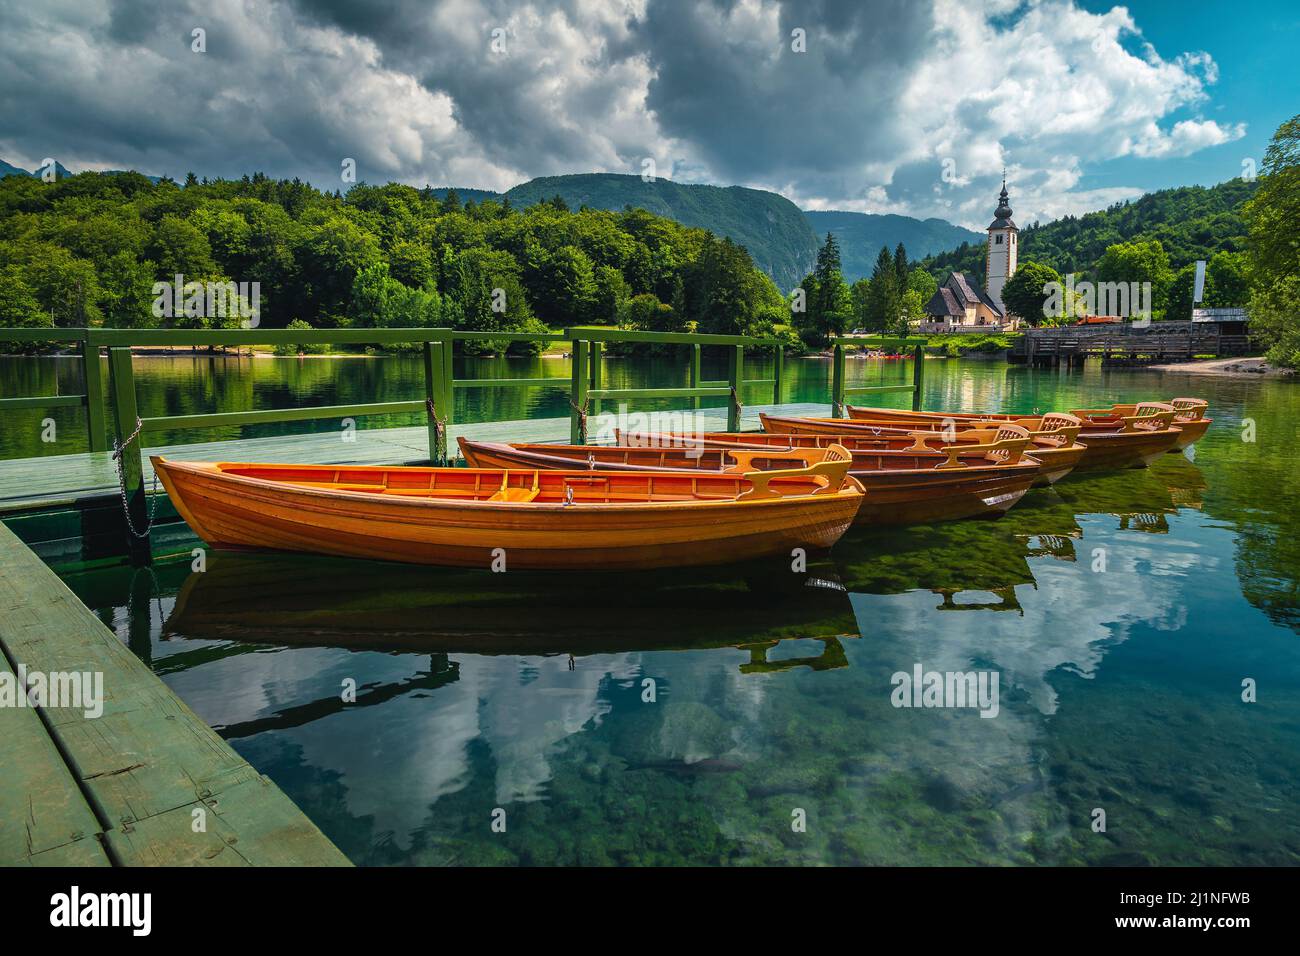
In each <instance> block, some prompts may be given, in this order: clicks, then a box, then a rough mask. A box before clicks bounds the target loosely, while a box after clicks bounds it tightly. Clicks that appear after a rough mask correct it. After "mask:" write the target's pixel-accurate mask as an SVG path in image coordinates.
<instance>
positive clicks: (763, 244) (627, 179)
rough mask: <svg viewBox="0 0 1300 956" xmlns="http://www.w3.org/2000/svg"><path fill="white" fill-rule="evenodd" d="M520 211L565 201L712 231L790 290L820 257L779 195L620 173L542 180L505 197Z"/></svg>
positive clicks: (796, 213) (804, 225) (796, 212)
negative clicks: (546, 202) (633, 211)
mask: <svg viewBox="0 0 1300 956" xmlns="http://www.w3.org/2000/svg"><path fill="white" fill-rule="evenodd" d="M505 195H506V197H507V198H509V200H510V202H511V203H513V204H514V205H516V206H531V205H533V204H534V203H537V202H541V201H542V200H543V199H550V198H551V197H552V196H556V195H558V196H561V197H563V198H564V201H565V202H566V203H568V205H569V208H571V209H578V208H579V207H581V206H590V207H591V208H593V209H611V210H621V209H623V208H625V207H627V206H631V207H633V208H640V209H645V210H646V211H648V212H652V213H654V214H655V215H658V216H664V217H666V218H668V219H673V220H676V221H677V222H680V223H681V224H682V225H684V226H691V227H694V228H698V229H708V230H710V231H711V232H713V234H714V235H717V236H726V237H728V238H730V239H731V240H732V241H733V242H736V243H739V244H740V245H742V246H744V247H745V248H746V249H748V250H749V255H750V257H751V258H752V259H753V260H754V264H755V265H756V266H758V267H759V268H760V269H762V270H763V271H764V272H766V273H767V274H768V275H769V276H771V277H772V279H773V280H774V281H775V282H776V284H777V285H778V286H779V287H780V288H781V289H782V290H786V291H788V290H789V289H792V288H794V287H795V286H796V285H798V284H799V281H800V280H801V279H803V277H804V276H806V275H807V274H808V273H809V272H811V271H812V267H813V264H814V262H815V261H816V258H817V236H816V235H815V234H814V233H813V231H812V228H811V227H810V226H809V225H808V222H807V220H806V219H804V216H803V211H802V210H800V208H799V207H798V206H796V205H795V204H794V203H792V202H791V201H790V200H788V199H786V198H785V197H784V196H779V195H777V194H776V193H772V192H765V191H763V190H761V189H749V188H746V187H744V186H703V185H694V184H686V183H676V182H673V181H672V180H669V179H654V180H652V181H649V182H647V181H645V180H643V179H642V178H641V177H640V176H629V175H622V174H618V173H584V174H579V175H573V176H542V177H539V178H537V179H532V180H529V181H528V182H526V183H520V184H519V185H518V186H515V187H513V188H512V189H509V190H507V191H506V193H505Z"/></svg>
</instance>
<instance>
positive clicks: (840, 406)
mask: <svg viewBox="0 0 1300 956" xmlns="http://www.w3.org/2000/svg"><path fill="white" fill-rule="evenodd" d="M835 417H836V418H843V417H844V403H843V402H836V403H835Z"/></svg>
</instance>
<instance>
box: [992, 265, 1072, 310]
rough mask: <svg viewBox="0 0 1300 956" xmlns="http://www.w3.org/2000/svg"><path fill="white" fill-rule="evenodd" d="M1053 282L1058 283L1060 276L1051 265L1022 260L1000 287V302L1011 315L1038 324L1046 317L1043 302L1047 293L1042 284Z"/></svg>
mask: <svg viewBox="0 0 1300 956" xmlns="http://www.w3.org/2000/svg"><path fill="white" fill-rule="evenodd" d="M1053 282H1054V283H1057V284H1058V285H1059V284H1060V282H1061V276H1060V275H1059V274H1058V273H1057V271H1056V270H1055V269H1053V268H1052V267H1051V266H1046V265H1043V264H1042V263H1039V262H1034V261H1032V260H1028V261H1025V262H1022V263H1020V264H1019V265H1018V266H1017V267H1016V271H1015V274H1014V275H1012V276H1011V278H1010V279H1008V280H1007V282H1006V285H1004V286H1003V287H1002V302H1003V304H1004V305H1005V306H1006V307H1007V311H1008V312H1009V313H1010V314H1011V315H1014V316H1017V317H1018V318H1021V319H1023V320H1024V321H1026V322H1028V323H1029V324H1030V325H1039V324H1041V323H1042V322H1043V320H1044V319H1045V318H1047V317H1048V316H1047V314H1046V311H1045V304H1046V302H1047V299H1048V295H1049V294H1048V293H1047V292H1045V291H1044V286H1046V285H1048V284H1049V283H1053Z"/></svg>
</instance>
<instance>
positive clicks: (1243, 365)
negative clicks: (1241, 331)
mask: <svg viewBox="0 0 1300 956" xmlns="http://www.w3.org/2000/svg"><path fill="white" fill-rule="evenodd" d="M1147 368H1149V369H1150V370H1151V371H1153V372H1175V373H1182V374H1185V375H1220V376H1229V377H1236V378H1241V377H1254V378H1291V377H1292V376H1293V375H1294V374H1295V373H1294V372H1292V371H1291V370H1290V369H1285V368H1276V367H1274V366H1272V365H1269V364H1268V360H1267V359H1264V358H1261V357H1258V356H1257V357H1254V358H1227V359H1205V360H1203V361H1200V362H1176V363H1173V364H1165V365H1149V366H1147Z"/></svg>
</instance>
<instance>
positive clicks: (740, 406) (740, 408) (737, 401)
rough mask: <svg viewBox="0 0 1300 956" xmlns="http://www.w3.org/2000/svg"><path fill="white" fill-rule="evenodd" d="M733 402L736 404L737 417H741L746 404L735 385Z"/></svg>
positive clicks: (732, 391) (733, 387)
mask: <svg viewBox="0 0 1300 956" xmlns="http://www.w3.org/2000/svg"><path fill="white" fill-rule="evenodd" d="M731 404H732V405H734V406H736V418H737V419H739V418H740V416H741V415H742V414H743V413H744V411H745V406H744V405H743V404H741V401H740V396H739V395H738V394H736V386H734V385H732V386H731Z"/></svg>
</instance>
